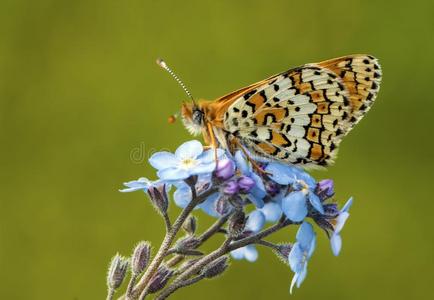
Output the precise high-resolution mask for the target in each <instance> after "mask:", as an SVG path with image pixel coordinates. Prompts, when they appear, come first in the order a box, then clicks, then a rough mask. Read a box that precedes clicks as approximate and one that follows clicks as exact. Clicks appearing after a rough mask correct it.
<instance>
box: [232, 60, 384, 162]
mask: <svg viewBox="0 0 434 300" xmlns="http://www.w3.org/2000/svg"><path fill="white" fill-rule="evenodd" d="M380 78H381V70H380V67H379V65H378V63H377V60H376V59H375V58H373V57H372V56H366V55H353V56H347V57H342V58H338V59H334V60H329V61H325V62H321V63H318V64H308V65H304V66H302V67H298V68H295V69H292V70H289V71H287V72H284V73H281V74H279V75H276V76H274V77H271V78H270V79H268V80H267V81H266V82H265V83H264V84H262V85H259V86H256V87H255V88H253V89H251V90H249V91H248V92H246V93H244V94H242V95H240V96H239V98H238V99H237V100H235V101H234V102H233V103H232V104H231V105H230V106H229V108H228V109H227V111H226V113H225V116H224V127H225V129H226V130H227V131H228V132H230V134H231V135H232V136H234V137H235V138H238V139H239V140H240V141H241V143H242V144H243V145H244V146H245V147H247V149H248V150H250V151H251V152H252V153H254V154H256V155H259V156H261V157H266V158H269V159H275V160H280V161H284V162H289V163H292V164H302V165H305V166H315V165H322V166H326V165H329V164H331V163H332V162H333V159H334V157H335V156H336V153H337V146H338V145H339V143H340V142H341V140H342V137H343V136H344V135H346V134H347V133H348V132H349V131H350V129H351V128H352V127H353V126H354V125H355V124H356V123H357V122H358V121H359V120H360V119H361V118H362V117H363V115H364V114H365V113H366V112H367V111H368V110H369V108H370V107H371V105H372V103H373V101H374V100H375V97H376V94H377V92H378V88H379V84H380Z"/></svg>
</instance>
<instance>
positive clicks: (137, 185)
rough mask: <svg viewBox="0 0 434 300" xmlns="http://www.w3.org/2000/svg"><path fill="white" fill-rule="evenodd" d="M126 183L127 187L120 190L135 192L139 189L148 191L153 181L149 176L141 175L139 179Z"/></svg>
mask: <svg viewBox="0 0 434 300" xmlns="http://www.w3.org/2000/svg"><path fill="white" fill-rule="evenodd" d="M124 185H125V186H126V187H127V188H126V189H122V190H119V192H122V193H129V192H135V191H139V190H143V191H144V192H146V191H147V190H148V188H149V186H150V185H152V182H151V181H150V180H149V179H147V178H144V177H141V178H139V179H138V180H132V181H128V182H125V183H124Z"/></svg>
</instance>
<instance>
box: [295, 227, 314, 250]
mask: <svg viewBox="0 0 434 300" xmlns="http://www.w3.org/2000/svg"><path fill="white" fill-rule="evenodd" d="M295 238H296V239H297V242H299V243H300V246H301V248H302V249H304V250H309V249H310V248H311V247H312V240H313V239H315V231H313V226H312V225H311V224H310V223H308V222H306V221H304V222H303V223H302V224H301V226H300V228H299V229H298V231H297V235H296V236H295Z"/></svg>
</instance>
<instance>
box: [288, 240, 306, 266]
mask: <svg viewBox="0 0 434 300" xmlns="http://www.w3.org/2000/svg"><path fill="white" fill-rule="evenodd" d="M303 255H304V254H303V250H302V249H301V247H300V243H295V244H294V245H293V246H292V248H291V251H290V252H289V255H288V263H289V267H290V268H291V270H292V272H294V273H298V272H300V271H301V270H302V268H303V264H304V262H303Z"/></svg>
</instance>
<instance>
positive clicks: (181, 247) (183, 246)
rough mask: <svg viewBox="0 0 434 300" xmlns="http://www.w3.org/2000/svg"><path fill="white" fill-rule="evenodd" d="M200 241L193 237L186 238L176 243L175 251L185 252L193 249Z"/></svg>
mask: <svg viewBox="0 0 434 300" xmlns="http://www.w3.org/2000/svg"><path fill="white" fill-rule="evenodd" d="M199 244H200V241H199V239H198V238H197V237H195V236H191V235H190V236H187V237H185V238H183V239H181V240H179V241H177V242H176V245H175V249H176V250H177V251H179V252H181V253H182V252H185V251H186V250H191V249H195V248H196V247H197V246H199Z"/></svg>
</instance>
